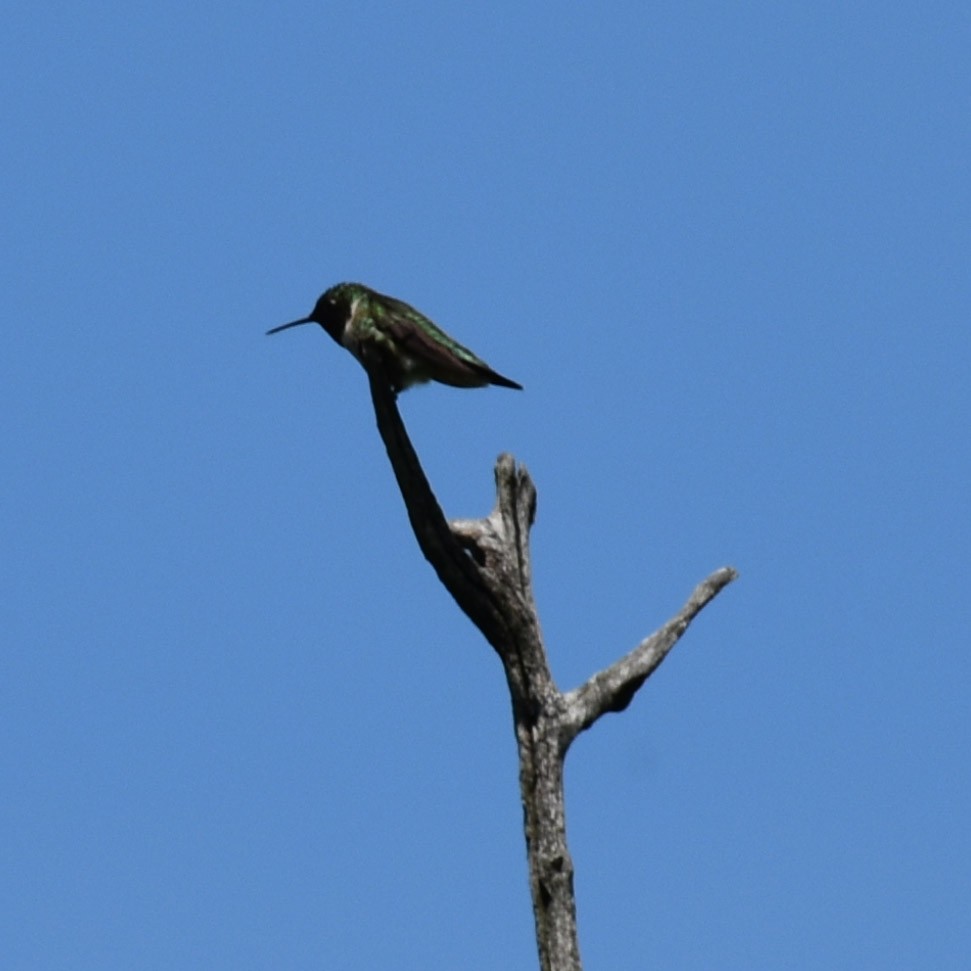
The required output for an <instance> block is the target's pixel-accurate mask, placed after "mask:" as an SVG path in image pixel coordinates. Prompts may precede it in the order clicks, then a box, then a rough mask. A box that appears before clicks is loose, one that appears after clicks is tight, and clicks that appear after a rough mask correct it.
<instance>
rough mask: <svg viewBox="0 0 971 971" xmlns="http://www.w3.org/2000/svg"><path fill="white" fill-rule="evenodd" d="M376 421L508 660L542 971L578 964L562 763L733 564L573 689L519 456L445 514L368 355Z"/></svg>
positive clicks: (443, 571)
mask: <svg viewBox="0 0 971 971" xmlns="http://www.w3.org/2000/svg"><path fill="white" fill-rule="evenodd" d="M365 369H366V370H367V372H368V378H369V380H370V384H371V398H372V400H373V402H374V412H375V416H376V418H377V424H378V430H379V432H380V433H381V438H382V439H383V440H384V445H385V448H386V449H387V452H388V458H389V459H390V460H391V465H392V468H393V469H394V474H395V477H396V478H397V480H398V486H399V488H400V489H401V494H402V497H403V498H404V501H405V507H406V509H407V510H408V518H409V520H410V521H411V525H412V529H414V532H415V537H416V538H417V540H418V545H419V547H420V548H421V551H422V553H423V554H424V556H425V558H426V559H427V560H428V561H429V562H430V563H431V565H432V567H433V568H434V569H435V572H436V573H437V574H438V578H439V579H440V580H441V581H442V584H443V585H444V586H445V588H446V589H447V590H448V592H449V593H450V594H451V595H452V597H453V598H454V599H455V601H456V603H457V604H458V605H459V607H461V609H462V610H463V611H464V612H465V613H466V615H467V616H468V617H469V619H470V620H471V621H472V622H473V623H474V624H475V625H476V626H477V627H478V628H479V630H481V631H482V633H483V635H484V636H485V638H486V639H487V640H488V641H489V643H490V644H491V645H492V646H493V648H494V649H495V651H496V653H497V654H498V655H499V658H500V660H501V661H502V665H503V669H504V671H505V674H506V683H507V684H508V687H509V694H510V698H511V700H512V711H513V722H514V727H515V733H516V744H517V746H518V749H519V785H520V793H521V796H522V802H523V819H524V827H525V831H526V850H527V857H528V861H529V884H530V891H531V894H532V899H533V914H534V918H535V921H536V940H537V945H538V949H539V959H540V968H541V971H581V964H580V950H579V946H578V944H577V931H576V903H575V896H574V890H573V861H572V859H571V857H570V852H569V849H568V848H567V841H566V811H565V807H564V797H563V762H564V759H565V757H566V752H567V749H568V748H569V745H570V743H571V742H572V741H573V739H574V738H575V737H576V736H577V735H578V734H579V733H580V732H581V731H583V730H584V729H585V728H588V727H589V726H590V725H592V724H593V722H594V721H596V720H597V718H599V717H600V716H601V715H602V714H603V713H604V712H606V711H622V710H623V709H624V708H625V707H626V706H627V705H628V704H629V703H630V700H631V698H632V697H633V696H634V694H635V693H636V691H637V690H638V689H639V688H640V687H641V685H642V684H643V683H644V681H645V680H646V679H647V678H648V677H649V676H650V674H651V672H652V671H653V670H654V669H655V668H656V667H657V666H658V664H660V663H661V661H662V660H663V659H664V657H665V655H666V654H667V652H668V651H670V649H671V648H672V647H673V646H674V644H675V643H676V642H677V640H678V639H679V638H680V637H681V635H682V634H683V633H684V631H685V630H686V629H687V627H688V624H690V623H691V620H692V619H693V618H694V617H695V616H696V615H697V614H698V612H699V611H700V610H701V609H702V608H703V607H704V606H705V604H707V603H708V602H709V601H710V600H711V599H712V598H713V597H714V596H715V595H716V594H717V593H718V592H719V590H721V589H722V588H723V587H724V586H725V585H726V584H728V583H730V582H731V581H732V580H733V579H735V576H736V574H735V571H734V570H733V569H731V568H728V567H726V568H725V569H722V570H719V571H717V572H716V573H713V574H712V575H711V576H710V577H709V578H708V579H707V580H706V581H705V582H704V583H702V584H700V585H699V586H698V588H697V589H696V590H695V592H694V593H693V594H692V596H691V598H690V599H689V601H688V603H687V604H686V605H685V607H684V609H683V610H682V611H681V612H680V613H679V614H678V615H677V616H676V617H674V618H673V619H672V620H670V621H669V622H668V623H667V624H665V625H664V627H662V628H661V629H660V630H659V631H658V632H657V633H655V634H652V635H651V636H650V637H649V638H647V639H646V640H645V641H644V642H643V643H642V644H641V645H640V646H638V647H637V648H636V649H635V650H634V651H632V652H631V653H630V654H628V655H627V657H625V658H621V660H620V661H618V662H617V663H616V664H613V665H611V666H610V667H609V668H607V669H605V670H604V671H601V672H600V673H598V674H596V675H594V676H593V677H592V678H591V679H590V680H589V681H587V682H586V684H584V685H581V686H580V687H579V688H577V689H575V690H574V691H571V692H569V693H568V694H566V695H564V694H563V693H561V692H560V690H559V689H558V688H557V686H556V683H555V681H554V680H553V675H552V672H551V671H550V667H549V663H548V661H547V656H546V648H545V647H544V645H543V638H542V633H541V631H540V625H539V616H538V613H537V610H536V604H535V601H534V598H533V587H532V572H531V567H530V559H529V531H530V528H531V527H532V525H533V521H534V519H535V516H536V488H535V486H534V485H533V481H532V479H531V478H530V476H529V473H528V472H527V471H526V468H525V467H524V466H522V465H519V466H517V464H516V462H515V460H514V459H513V457H512V456H511V455H500V456H499V459H498V461H497V462H496V469H495V477H496V504H495V507H494V508H493V510H492V512H491V513H490V514H489V515H488V516H487V517H485V518H484V519H460V520H454V521H453V522H452V523H448V522H446V520H445V517H444V515H443V514H442V510H441V508H440V507H439V505H438V501H437V500H436V499H435V496H434V494H433V493H432V490H431V486H430V485H429V484H428V480H427V478H426V477H425V473H424V471H423V470H422V468H421V465H420V463H419V461H418V456H417V455H416V454H415V450H414V448H413V446H412V444H411V441H410V440H409V438H408V434H407V432H406V431H405V427H404V424H403V423H402V421H401V415H400V414H399V412H398V406H397V403H396V401H395V395H394V392H393V391H392V390H391V389H390V387H389V386H388V382H387V380H386V378H385V376H383V375H382V374H381V371H380V367H379V366H378V365H377V364H371V365H369V364H365Z"/></svg>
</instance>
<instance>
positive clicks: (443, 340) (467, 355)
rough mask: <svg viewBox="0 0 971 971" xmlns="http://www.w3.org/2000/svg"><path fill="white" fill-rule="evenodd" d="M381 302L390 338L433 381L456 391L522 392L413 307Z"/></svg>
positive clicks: (400, 302)
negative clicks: (497, 388)
mask: <svg viewBox="0 0 971 971" xmlns="http://www.w3.org/2000/svg"><path fill="white" fill-rule="evenodd" d="M385 299H386V301H387V304H388V309H389V311H390V313H389V314H388V318H387V321H386V325H387V328H388V331H389V332H390V334H391V336H392V337H393V338H394V339H395V341H396V342H397V343H398V345H399V346H400V347H401V348H402V349H403V350H404V351H406V352H407V353H408V354H410V355H412V356H413V357H414V358H416V359H417V360H419V361H422V362H423V363H425V364H426V365H427V366H428V370H429V373H430V376H431V377H433V378H434V380H436V381H440V382H441V383H442V384H450V385H453V386H454V387H459V388H471V387H476V386H481V385H483V384H498V385H502V386H503V387H506V388H516V389H518V390H520V391H521V390H522V385H521V384H517V383H516V382H515V381H512V380H510V379H509V378H507V377H503V375H501V374H499V373H498V371H493V370H492V368H491V367H489V365H488V364H486V362H485V361H483V360H482V359H481V358H480V357H477V356H476V355H475V354H473V353H472V351H470V350H469V349H468V348H467V347H465V346H464V345H462V344H460V343H459V342H458V341H457V340H455V339H454V338H453V337H450V336H449V335H448V334H446V333H445V331H443V330H442V329H441V328H440V327H438V326H436V325H435V324H434V323H433V322H432V321H430V320H429V319H428V318H427V317H426V316H425V315H424V314H422V313H419V312H418V311H417V310H415V308H414V307H412V306H410V305H409V304H406V303H405V302H404V301H402V300H397V299H395V298H394V297H386V298H385Z"/></svg>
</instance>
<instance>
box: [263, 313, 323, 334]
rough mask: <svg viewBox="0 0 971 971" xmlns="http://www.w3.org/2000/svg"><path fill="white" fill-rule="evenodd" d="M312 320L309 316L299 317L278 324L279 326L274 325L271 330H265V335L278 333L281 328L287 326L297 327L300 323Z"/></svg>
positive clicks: (284, 328) (310, 322)
mask: <svg viewBox="0 0 971 971" xmlns="http://www.w3.org/2000/svg"><path fill="white" fill-rule="evenodd" d="M312 323H314V321H313V320H312V319H311V318H310V317H301V318H300V319H299V320H291V321H290V323H289V324H280V326H279V327H274V328H273V329H272V330H268V331H267V332H266V335H267V337H269V336H270V334H279V333H280V331H281V330H286V329H287V328H288V327H299V326H300V325H301V324H312Z"/></svg>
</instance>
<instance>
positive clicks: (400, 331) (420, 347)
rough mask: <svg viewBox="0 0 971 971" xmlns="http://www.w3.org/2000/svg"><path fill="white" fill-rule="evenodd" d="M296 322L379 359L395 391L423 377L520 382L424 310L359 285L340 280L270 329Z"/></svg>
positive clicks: (362, 356)
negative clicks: (302, 312) (300, 313)
mask: <svg viewBox="0 0 971 971" xmlns="http://www.w3.org/2000/svg"><path fill="white" fill-rule="evenodd" d="M300 324H320V326H321V327H323V328H324V330H326V331H327V333H328V334H330V336H331V337H333V338H334V340H335V341H337V343H338V344H340V345H341V346H342V347H345V348H347V350H349V351H350V352H351V353H352V354H353V355H354V356H355V357H356V358H358V360H360V361H361V362H362V363H364V362H365V360H367V361H372V362H373V361H377V362H379V363H380V365H381V368H382V370H383V371H384V373H385V375H386V376H387V378H388V381H389V383H390V384H391V387H392V389H393V390H394V391H395V392H396V393H397V392H398V391H404V390H405V388H410V387H411V386H412V385H413V384H420V383H422V382H424V381H440V382H441V383H442V384H450V385H452V386H453V387H455V388H483V387H485V386H486V385H488V384H499V385H502V387H504V388H518V389H519V390H522V385H521V384H517V383H516V382H515V381H511V380H510V379H509V378H505V377H503V376H502V375H501V374H499V373H498V372H496V371H493V370H492V368H491V367H489V365H488V364H486V363H485V361H483V360H481V359H480V358H478V357H476V356H475V355H474V354H473V353H472V352H471V351H470V350H469V349H468V348H467V347H463V346H462V345H461V344H460V343H459V342H458V341H456V340H453V339H452V338H451V337H449V336H448V334H446V333H445V332H444V331H443V330H440V329H439V328H438V327H436V326H435V325H434V324H433V323H432V322H431V321H430V320H429V319H428V318H427V317H426V316H425V315H424V314H420V313H419V312H418V311H417V310H415V308H414V307H411V306H409V305H408V304H406V303H404V302H403V301H401V300H396V299H395V298H394V297H386V296H385V295H384V294H383V293H378V292H377V291H375V290H372V289H371V288H370V287H366V286H364V285H362V284H360V283H338V284H337V286H334V287H331V288H330V289H329V290H327V291H326V292H325V293H324V294H323V295H322V296H321V297H320V299H319V300H318V301H317V304H316V306H315V307H314V309H313V311H312V312H311V314H310V316H309V317H301V318H300V320H292V321H290V323H288V324H281V325H280V326H279V327H274V328H273V329H272V330H268V331H267V334H276V333H277V332H279V331H281V330H286V329H287V328H288V327H297V326H298V325H300Z"/></svg>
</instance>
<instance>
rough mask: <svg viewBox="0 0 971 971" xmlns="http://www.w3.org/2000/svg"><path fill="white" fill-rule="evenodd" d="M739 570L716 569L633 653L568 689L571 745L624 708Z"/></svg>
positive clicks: (568, 732) (568, 737)
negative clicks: (575, 739) (608, 716)
mask: <svg viewBox="0 0 971 971" xmlns="http://www.w3.org/2000/svg"><path fill="white" fill-rule="evenodd" d="M737 577H738V573H737V572H736V571H735V570H734V569H732V568H731V567H722V569H720V570H716V571H715V572H714V573H713V574H712V575H711V576H710V577H708V579H707V580H703V581H702V582H701V583H699V584H698V586H697V587H695V589H694V592H693V593H692V594H691V596H690V597H689V598H688V602H687V603H686V604H685V605H684V607H682V609H681V611H680V612H679V613H678V614H676V615H675V616H674V617H672V618H671V619H670V620H669V621H668V622H667V623H666V624H665V625H664V626H663V627H662V628H660V630H657V631H655V632H654V633H653V634H651V636H650V637H647V638H645V639H644V640H643V641H641V643H640V644H639V645H638V646H637V647H635V648H634V650H633V651H631V652H630V654H627V655H625V656H624V657H622V658H621V659H620V660H619V661H615V662H614V663H613V664H611V665H610V667H608V668H604V669H603V670H602V671H598V672H597V673H596V674H595V675H593V677H591V678H590V679H589V680H588V681H586V682H585V683H584V684H582V685H580V687H579V688H574V689H573V691H568V692H567V693H566V695H565V696H564V699H565V701H566V709H567V715H566V719H567V721H566V725H565V726H564V727H565V729H566V731H567V745H569V743H570V742H572V741H573V739H574V738H576V736H577V735H578V734H579V733H580V732H582V731H584V730H585V729H587V728H589V727H590V726H591V725H592V724H593V723H594V722H595V721H596V720H597V719H598V718H599V717H600V716H601V715H603V714H606V713H607V712H608V711H623V710H624V709H625V708H626V707H627V706H628V705H629V704H630V703H631V700H632V699H633V697H634V695H635V694H636V693H637V691H638V690H639V689H640V687H641V686H642V685H643V684H644V682H645V681H646V680H647V679H648V678H649V677H650V676H651V674H653V672H654V670H655V669H656V668H657V667H658V665H659V664H660V663H661V662H662V661H663V660H664V659H665V658H666V657H667V655H668V652H669V651H670V650H671V648H672V647H674V645H675V644H676V643H677V642H678V640H679V639H680V638H681V635H682V634H683V633H684V632H685V631H686V630H687V629H688V625H689V624H690V623H691V621H692V620H694V619H695V617H696V616H697V615H698V614H699V613H700V612H701V610H702V609H703V608H704V607H705V605H706V604H708V603H709V602H710V601H712V600H713V599H714V598H715V597H716V596H717V594H718V593H719V591H721V590H722V589H723V588H724V587H726V586H728V584H729V583H731V582H732V580H734V579H736V578H737Z"/></svg>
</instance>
